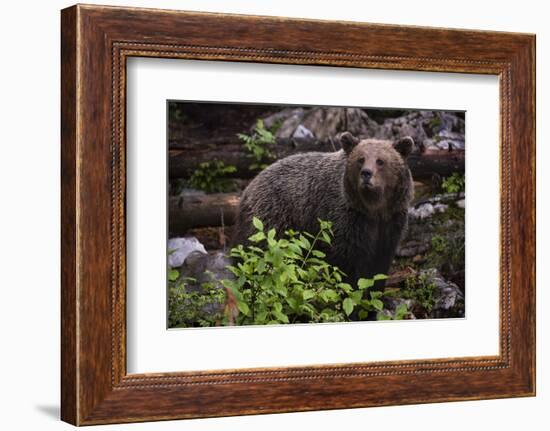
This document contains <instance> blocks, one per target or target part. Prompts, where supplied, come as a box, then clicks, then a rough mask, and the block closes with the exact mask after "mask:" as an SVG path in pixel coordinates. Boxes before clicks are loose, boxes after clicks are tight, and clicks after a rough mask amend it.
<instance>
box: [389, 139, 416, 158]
mask: <svg viewBox="0 0 550 431" xmlns="http://www.w3.org/2000/svg"><path fill="white" fill-rule="evenodd" d="M413 147H414V140H413V138H411V137H410V136H405V137H404V138H400V139H398V140H397V141H395V142H394V143H393V148H395V149H396V150H397V152H398V153H399V154H401V157H403V158H404V159H406V158H407V157H408V156H409V154H411V152H412V150H413Z"/></svg>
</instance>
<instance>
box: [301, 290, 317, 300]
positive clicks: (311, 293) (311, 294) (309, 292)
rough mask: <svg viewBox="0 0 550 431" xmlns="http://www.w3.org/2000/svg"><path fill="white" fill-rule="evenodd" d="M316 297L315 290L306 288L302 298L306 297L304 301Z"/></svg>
mask: <svg viewBox="0 0 550 431" xmlns="http://www.w3.org/2000/svg"><path fill="white" fill-rule="evenodd" d="M314 297H315V291H314V290H304V291H303V293H302V298H304V301H307V300H308V299H311V298H314Z"/></svg>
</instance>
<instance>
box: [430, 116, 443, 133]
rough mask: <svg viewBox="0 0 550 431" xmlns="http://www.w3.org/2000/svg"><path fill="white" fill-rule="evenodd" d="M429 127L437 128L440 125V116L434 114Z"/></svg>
mask: <svg viewBox="0 0 550 431" xmlns="http://www.w3.org/2000/svg"><path fill="white" fill-rule="evenodd" d="M429 124H430V129H432V130H433V129H437V128H438V127H440V126H441V124H442V122H441V118H440V117H439V116H438V115H436V116H435V117H433V118H432V119H431V120H430V123H429Z"/></svg>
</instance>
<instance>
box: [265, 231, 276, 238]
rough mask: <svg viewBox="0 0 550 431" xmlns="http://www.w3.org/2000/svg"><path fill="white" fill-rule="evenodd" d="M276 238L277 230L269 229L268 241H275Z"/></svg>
mask: <svg viewBox="0 0 550 431" xmlns="http://www.w3.org/2000/svg"><path fill="white" fill-rule="evenodd" d="M274 238H275V229H269V232H268V233H267V239H270V240H273V239H274Z"/></svg>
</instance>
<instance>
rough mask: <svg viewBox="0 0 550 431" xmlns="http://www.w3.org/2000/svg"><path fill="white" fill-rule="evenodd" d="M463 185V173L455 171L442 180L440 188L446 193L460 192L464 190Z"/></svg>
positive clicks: (464, 183)
mask: <svg viewBox="0 0 550 431" xmlns="http://www.w3.org/2000/svg"><path fill="white" fill-rule="evenodd" d="M465 185H466V182H465V179H464V175H462V174H459V173H457V172H455V173H454V174H452V175H451V176H450V177H447V178H445V179H444V180H443V182H442V183H441V188H442V189H443V190H445V192H447V193H460V192H463V191H464V189H465Z"/></svg>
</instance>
